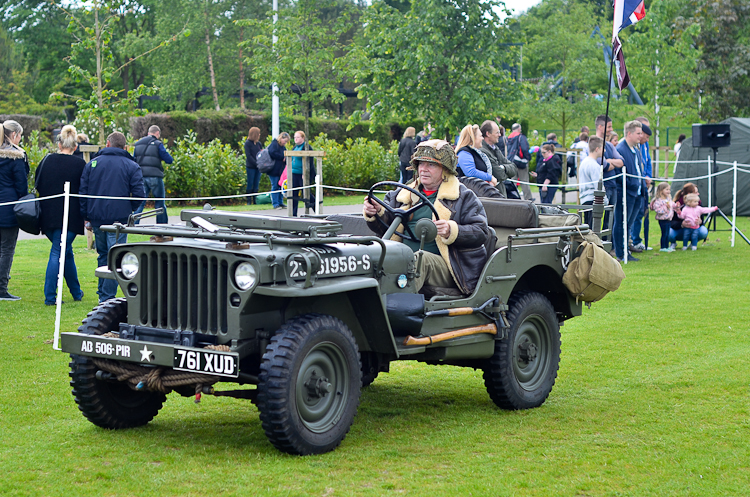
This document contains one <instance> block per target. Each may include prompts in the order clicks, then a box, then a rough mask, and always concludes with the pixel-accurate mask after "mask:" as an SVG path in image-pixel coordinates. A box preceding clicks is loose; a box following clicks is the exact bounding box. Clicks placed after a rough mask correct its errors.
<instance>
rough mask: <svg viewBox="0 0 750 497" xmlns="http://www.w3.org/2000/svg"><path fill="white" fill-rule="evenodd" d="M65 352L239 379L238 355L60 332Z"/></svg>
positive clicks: (196, 348)
mask: <svg viewBox="0 0 750 497" xmlns="http://www.w3.org/2000/svg"><path fill="white" fill-rule="evenodd" d="M61 347H62V350H63V352H67V353H69V354H77V355H82V356H87V357H98V358H101V359H111V360H115V361H124V362H132V363H136V364H141V365H144V366H163V367H168V368H172V369H175V370H178V371H189V372H191V373H198V374H206V375H211V376H224V377H229V378H237V377H239V360H240V359H239V354H238V353H236V352H223V351H218V350H207V349H204V348H198V347H184V346H177V345H172V344H164V343H157V342H146V341H141V340H123V339H120V338H105V337H101V336H97V335H85V334H83V333H61Z"/></svg>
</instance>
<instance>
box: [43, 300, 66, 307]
mask: <svg viewBox="0 0 750 497" xmlns="http://www.w3.org/2000/svg"><path fill="white" fill-rule="evenodd" d="M62 303H63V304H64V303H65V301H64V300H63V301H62ZM44 305H49V306H53V305H57V302H45V303H44Z"/></svg>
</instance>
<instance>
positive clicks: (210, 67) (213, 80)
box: [204, 11, 221, 111]
mask: <svg viewBox="0 0 750 497" xmlns="http://www.w3.org/2000/svg"><path fill="white" fill-rule="evenodd" d="M204 13H205V15H206V51H207V52H208V72H209V73H210V74H211V91H212V92H213V95H214V106H215V107H216V110H217V111H219V110H221V107H219V94H218V93H217V92H216V74H215V73H214V61H213V58H212V57H211V36H210V31H209V30H208V11H205V12H204Z"/></svg>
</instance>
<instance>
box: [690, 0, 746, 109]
mask: <svg viewBox="0 0 750 497" xmlns="http://www.w3.org/2000/svg"><path fill="white" fill-rule="evenodd" d="M697 3H698V5H697V7H698V9H697V11H696V14H695V18H694V19H691V20H692V21H693V22H698V23H699V24H700V34H699V35H698V37H697V45H698V47H699V48H700V49H701V51H702V56H701V57H700V59H699V60H698V71H699V78H700V81H699V87H700V90H701V91H702V93H703V97H704V98H705V101H704V105H703V110H702V111H701V117H703V118H704V119H707V120H709V121H719V120H722V119H726V118H728V117H732V116H737V115H746V114H747V113H748V112H750V72H748V71H750V36H749V35H748V32H750V3H748V2H747V0H710V1H709V0H700V1H698V2H697Z"/></svg>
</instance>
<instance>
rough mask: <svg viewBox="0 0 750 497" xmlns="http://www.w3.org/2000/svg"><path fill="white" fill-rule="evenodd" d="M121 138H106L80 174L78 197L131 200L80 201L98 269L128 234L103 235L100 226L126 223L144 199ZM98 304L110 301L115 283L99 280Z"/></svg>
mask: <svg viewBox="0 0 750 497" xmlns="http://www.w3.org/2000/svg"><path fill="white" fill-rule="evenodd" d="M125 145H126V140H125V135H123V134H122V133H119V132H115V133H112V134H111V135H109V136H108V137H107V147H106V148H103V149H102V150H101V151H100V152H99V155H98V156H96V158H94V159H92V160H91V162H89V163H88V164H86V167H84V168H83V174H82V175H81V187H80V189H79V192H80V194H81V195H96V196H102V197H132V198H133V200H113V199H107V198H86V197H81V198H80V204H81V215H82V216H83V219H84V220H85V222H86V229H88V230H93V232H94V237H95V240H96V252H97V253H98V254H99V257H98V259H97V263H98V265H99V266H106V265H107V254H108V253H109V249H110V248H112V246H113V245H115V244H117V243H125V242H126V241H127V239H128V235H126V234H125V233H122V234H120V236H119V237H117V236H116V234H115V233H106V232H104V231H102V230H101V229H99V228H100V227H101V226H102V225H105V224H112V223H114V222H120V223H123V224H125V223H127V221H128V216H130V214H131V213H132V212H133V209H136V208H137V207H138V206H139V205H140V204H141V202H142V200H141V199H143V198H145V196H146V192H145V191H144V189H143V174H142V173H141V168H140V167H139V166H138V164H137V163H136V162H135V161H134V160H133V157H132V156H131V155H130V154H129V153H128V152H127V150H125ZM96 293H97V294H98V295H99V302H104V301H105V300H109V299H111V298H114V297H115V295H116V294H117V281H115V280H109V279H99V289H98V290H97V292H96Z"/></svg>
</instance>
